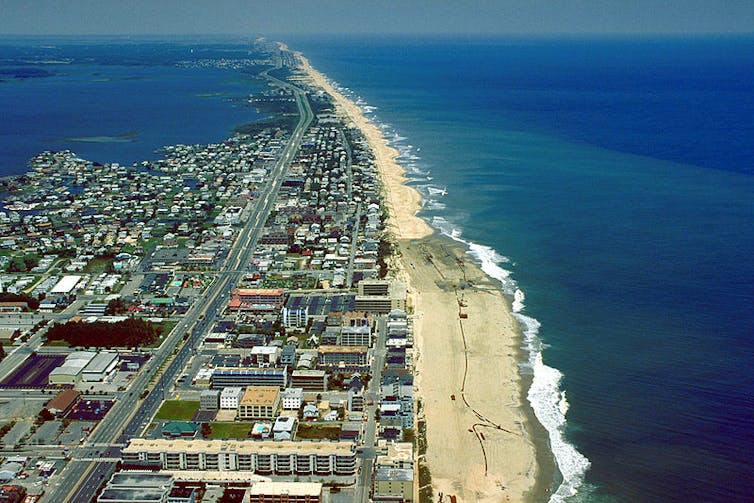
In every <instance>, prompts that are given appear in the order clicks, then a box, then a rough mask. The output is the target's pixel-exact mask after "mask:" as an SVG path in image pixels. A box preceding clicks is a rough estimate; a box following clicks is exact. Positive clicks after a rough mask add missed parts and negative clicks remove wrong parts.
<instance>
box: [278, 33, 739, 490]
mask: <svg viewBox="0 0 754 503" xmlns="http://www.w3.org/2000/svg"><path fill="white" fill-rule="evenodd" d="M287 42H288V44H289V46H290V47H292V48H294V49H297V50H301V51H303V53H304V54H305V55H306V56H307V57H308V58H309V59H310V61H311V63H312V65H313V66H314V67H315V68H317V69H318V70H320V71H322V72H324V73H325V74H327V75H328V76H329V77H330V78H332V79H333V80H334V81H335V82H337V83H338V84H339V85H340V86H342V87H343V88H344V90H346V92H348V93H350V95H351V96H352V97H354V99H357V100H359V102H360V103H361V104H362V105H363V106H365V108H366V109H367V110H368V111H369V113H370V115H371V116H372V117H373V118H374V119H375V120H376V121H378V122H379V123H381V124H382V127H383V129H384V131H385V132H386V134H387V135H388V137H389V138H390V139H391V141H392V143H393V144H394V145H395V146H396V147H398V148H399V149H400V151H401V152H402V161H403V164H404V166H405V167H406V168H407V169H408V170H409V173H410V175H411V183H412V184H413V185H415V186H416V187H417V188H418V189H419V190H420V191H421V192H422V193H423V194H424V196H425V199H426V203H425V206H424V211H423V212H422V215H423V216H424V217H425V218H426V219H428V220H429V221H430V222H432V223H433V225H434V226H435V227H436V228H437V229H439V230H440V231H442V232H444V233H446V234H448V235H450V236H452V237H453V238H455V239H458V240H463V241H464V242H466V243H467V245H468V246H469V253H470V254H471V255H473V256H474V257H476V259H477V260H478V261H480V263H481V264H482V265H483V267H484V269H485V271H487V272H488V273H489V274H491V275H492V276H494V277H496V278H498V279H500V280H501V282H502V285H503V287H504V288H505V289H506V291H507V292H508V293H509V294H511V295H512V296H515V298H514V300H515V302H514V308H515V309H516V310H517V311H518V312H517V314H516V316H517V317H518V318H519V320H520V321H521V324H522V328H523V330H524V334H525V341H524V346H525V348H526V349H527V350H528V351H529V354H530V355H531V356H530V358H529V361H528V362H526V364H525V365H523V366H522V372H523V373H530V374H533V376H534V380H533V385H532V389H530V390H529V392H528V399H529V401H530V402H531V405H532V407H533V409H534V411H535V413H536V415H537V417H538V418H539V420H540V422H542V424H543V425H544V426H545V427H546V428H547V429H548V430H549V434H550V443H551V448H552V450H553V453H554V455H555V458H556V460H557V463H558V465H559V467H560V471H561V472H562V473H563V477H562V480H560V479H559V480H556V481H554V486H553V490H554V491H555V495H554V496H553V497H552V501H630V502H637V501H651V502H656V501H749V500H750V498H751V494H752V493H754V464H752V461H751V452H752V450H753V449H754V436H752V425H754V365H752V363H751V362H752V357H753V356H754V340H753V339H752V334H754V314H753V311H752V306H753V305H754V264H753V263H752V260H751V258H750V256H751V255H752V252H754V155H752V154H753V153H754V93H752V90H754V39H752V38H711V37H710V38H702V39H667V38H666V39H639V40H631V39H621V38H613V39H576V38H566V39H510V38H498V39H482V38H454V39H448V38H445V39H437V38H435V39H430V38H403V39H395V38H391V39H389V38H355V37H347V38H345V37H338V38H326V39H323V38H318V39H314V38H306V39H305V38H298V39H297V38H292V37H291V38H290V39H289V40H287Z"/></svg>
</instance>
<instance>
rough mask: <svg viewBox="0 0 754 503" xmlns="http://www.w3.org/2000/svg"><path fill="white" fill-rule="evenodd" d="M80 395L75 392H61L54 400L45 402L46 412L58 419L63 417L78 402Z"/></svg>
mask: <svg viewBox="0 0 754 503" xmlns="http://www.w3.org/2000/svg"><path fill="white" fill-rule="evenodd" d="M80 395H81V393H79V392H78V391H76V390H72V389H66V390H63V391H61V392H60V393H58V395H57V396H56V397H55V398H53V399H52V400H50V401H49V402H47V410H49V411H50V412H52V413H53V414H55V415H56V416H58V417H60V416H64V415H65V414H67V413H68V411H69V410H71V408H72V407H73V405H74V404H75V403H76V402H77V401H78V399H79V396H80Z"/></svg>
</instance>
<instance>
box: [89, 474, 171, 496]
mask: <svg viewBox="0 0 754 503" xmlns="http://www.w3.org/2000/svg"><path fill="white" fill-rule="evenodd" d="M173 483H174V479H173V476H172V475H169V474H165V473H153V472H130V471H124V472H117V473H115V474H113V476H112V477H111V478H110V480H109V481H108V482H107V485H106V486H105V489H104V490H103V491H102V493H101V494H100V495H99V497H98V498H97V502H98V503H167V501H168V495H169V494H170V491H171V490H172V488H173Z"/></svg>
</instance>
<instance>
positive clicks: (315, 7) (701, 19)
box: [0, 0, 754, 36]
mask: <svg viewBox="0 0 754 503" xmlns="http://www.w3.org/2000/svg"><path fill="white" fill-rule="evenodd" d="M354 33H363V34H399V33H400V34H501V35H505V34H511V35H522V34H530V35H555V34H616V35H625V34H639V35H649V34H670V35H694V34H709V33H722V34H736V33H754V0H549V1H544V0H402V1H399V0H394V1H388V0H371V1H369V0H211V1H206V0H0V35H201V34H207V35H218V34H232V35H246V36H256V35H274V34H294V35H308V34H354Z"/></svg>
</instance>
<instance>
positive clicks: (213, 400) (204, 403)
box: [199, 389, 220, 410]
mask: <svg viewBox="0 0 754 503" xmlns="http://www.w3.org/2000/svg"><path fill="white" fill-rule="evenodd" d="M199 408H200V409H202V410H217V409H218V408H220V390H218V389H205V390H203V391H202V392H201V394H200V395H199Z"/></svg>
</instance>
